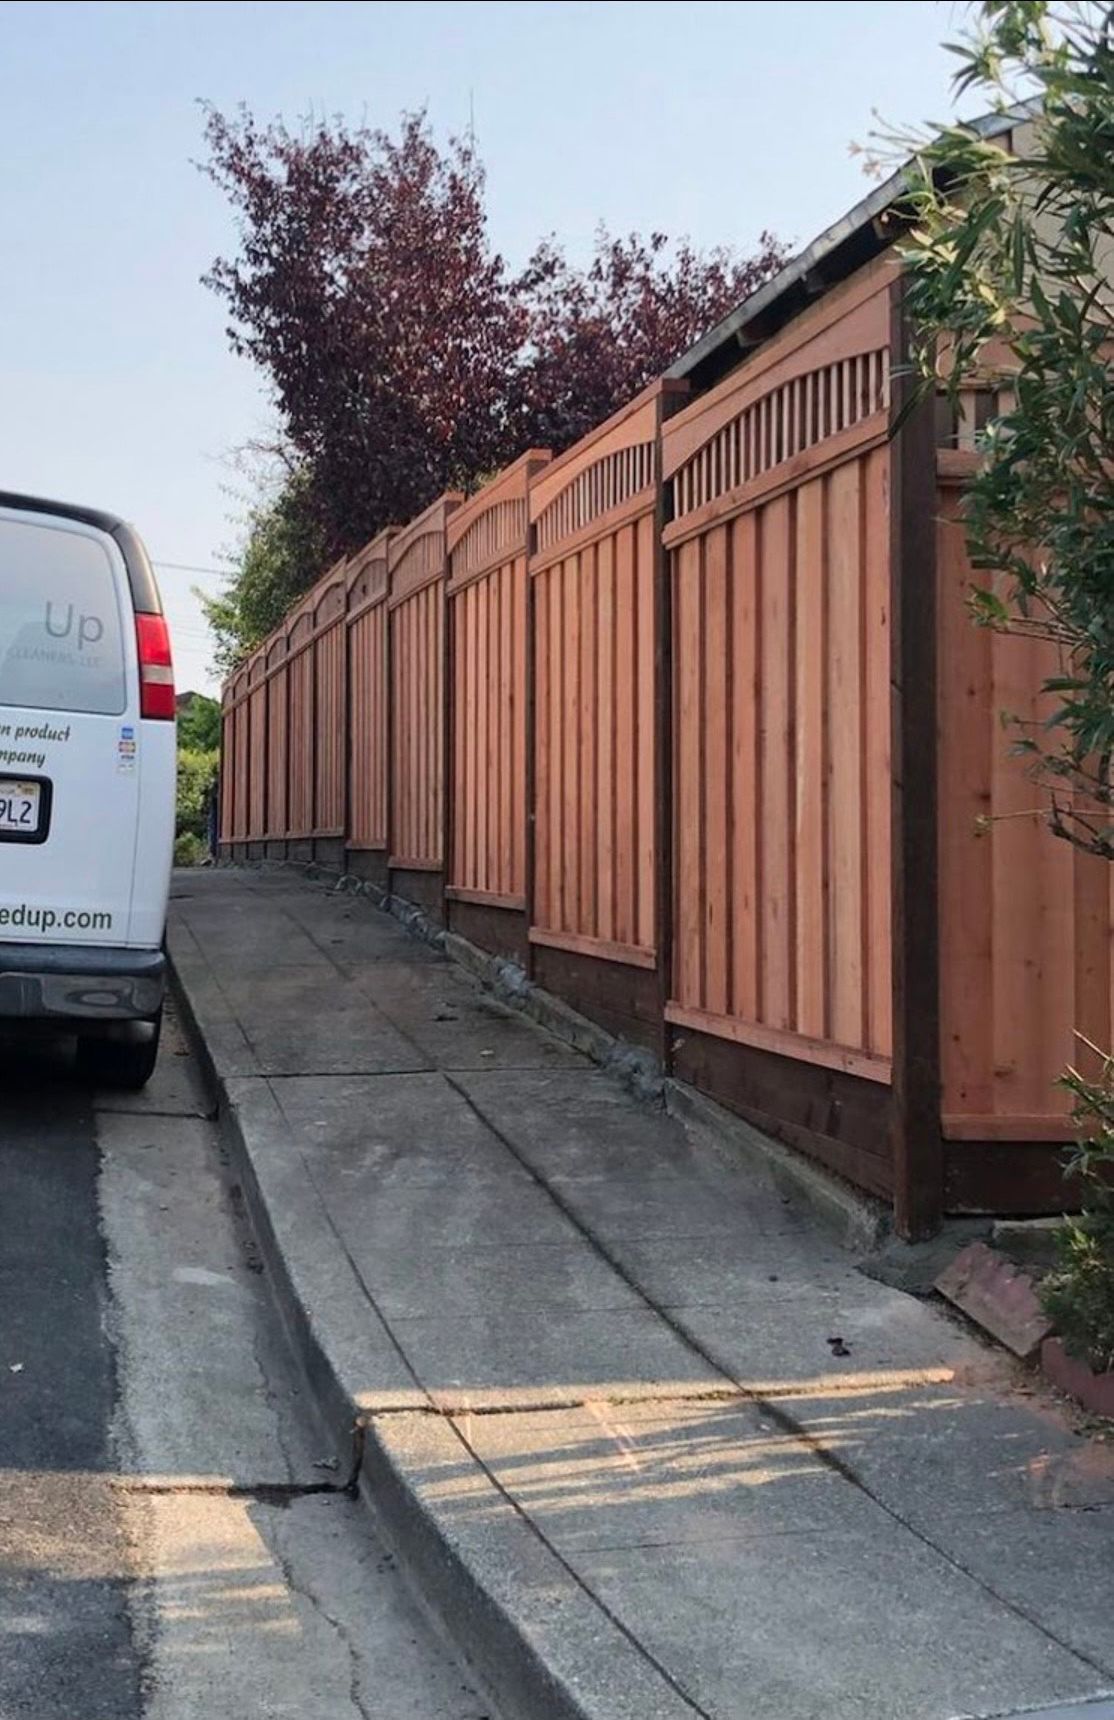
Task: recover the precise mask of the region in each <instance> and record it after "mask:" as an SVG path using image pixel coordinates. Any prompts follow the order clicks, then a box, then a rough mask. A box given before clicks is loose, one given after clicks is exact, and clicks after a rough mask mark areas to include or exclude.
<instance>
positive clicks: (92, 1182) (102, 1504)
mask: <svg viewBox="0 0 1114 1720" xmlns="http://www.w3.org/2000/svg"><path fill="white" fill-rule="evenodd" d="M0 1082H2V1083H3V1102H2V1109H0V1547H2V1551H3V1558H2V1560H0V1640H2V1643H3V1648H2V1652H0V1715H2V1716H3V1720H9V1717H11V1720H15V1716H17V1715H18V1716H23V1715H27V1716H33V1717H34V1720H48V1717H49V1720H54V1717H55V1716H57V1717H58V1720H62V1717H63V1716H67V1717H69V1716H73V1715H77V1714H82V1715H84V1716H85V1717H86V1720H127V1717H128V1716H130V1715H135V1714H139V1713H140V1679H141V1667H140V1657H139V1654H138V1653H137V1649H136V1644H135V1641H134V1638H133V1632H132V1628H131V1621H130V1617H129V1611H128V1605H127V1595H126V1589H127V1579H128V1575H129V1562H128V1551H127V1542H126V1536H125V1533H124V1529H123V1523H122V1512H121V1501H120V1500H119V1498H118V1496H115V1495H114V1494H113V1492H112V1489H111V1486H110V1485H109V1477H110V1476H111V1474H112V1471H113V1460H112V1453H111V1444H110V1429H111V1421H112V1415H113V1409H114V1405H115V1402H116V1367H115V1356H114V1353H113V1349H112V1346H111V1344H110V1343H109V1340H108V1337H107V1335H106V1330H105V1324H106V1322H105V1294H106V1284H105V1259H104V1245H103V1242H102V1238H101V1234H100V1231H99V1227H98V1219H97V1170H98V1155H97V1145H96V1132H95V1123H94V1113H93V1103H92V1095H91V1094H90V1093H88V1092H87V1091H83V1090H82V1089H81V1087H79V1086H78V1084H77V1083H76V1081H75V1080H74V1079H73V1078H72V1076H71V1074H70V1071H69V1069H68V1067H67V1066H66V1064H65V1063H64V1062H63V1060H62V1059H61V1058H59V1057H57V1056H55V1057H53V1058H51V1057H44V1056H41V1055H40V1056H29V1055H28V1052H27V1048H26V1047H17V1048H8V1047H5V1048H3V1050H2V1051H0Z"/></svg>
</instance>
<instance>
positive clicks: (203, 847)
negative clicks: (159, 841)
mask: <svg viewBox="0 0 1114 1720" xmlns="http://www.w3.org/2000/svg"><path fill="white" fill-rule="evenodd" d="M208 857H209V847H208V844H207V843H205V842H203V841H202V840H201V838H200V836H195V835H194V833H193V831H192V830H187V831H186V832H185V833H184V834H183V835H181V836H179V837H178V838H177V839H176V840H175V843H174V864H175V866H200V865H201V863H202V861H204V860H207V859H208Z"/></svg>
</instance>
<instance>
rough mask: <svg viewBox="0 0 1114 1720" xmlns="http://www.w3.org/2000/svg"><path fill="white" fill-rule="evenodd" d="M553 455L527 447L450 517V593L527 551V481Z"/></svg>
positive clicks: (540, 449) (528, 483) (541, 468)
mask: <svg viewBox="0 0 1114 1720" xmlns="http://www.w3.org/2000/svg"><path fill="white" fill-rule="evenodd" d="M551 459H552V455H551V454H549V453H548V452H547V450H545V449H543V448H531V449H530V451H529V453H527V454H523V455H522V456H521V458H520V459H518V460H516V461H515V462H514V464H513V465H512V466H508V467H507V468H506V470H505V471H503V472H500V474H499V476H498V477H497V478H494V479H493V480H492V482H491V483H490V484H485V486H484V488H483V489H482V490H480V491H479V493H478V494H477V495H475V496H473V497H472V499H471V501H469V502H466V503H465V504H464V506H463V507H462V508H459V509H458V510H457V512H456V513H455V514H454V515H453V516H452V519H451V520H450V521H449V526H448V540H447V541H448V549H449V590H450V591H457V590H459V589H460V587H461V586H462V585H466V584H468V582H469V581H470V580H473V579H478V578H480V576H481V575H483V574H485V573H490V572H491V571H492V569H493V568H496V567H499V566H501V565H502V564H503V563H504V562H506V561H510V560H511V559H512V558H513V557H514V556H516V555H522V554H523V553H524V552H525V550H526V547H527V539H528V536H529V527H530V520H529V507H528V502H527V496H528V492H529V488H530V482H531V479H532V478H533V477H534V476H535V475H536V474H537V473H538V472H541V471H544V470H545V468H546V467H547V466H548V465H549V462H550V460H551Z"/></svg>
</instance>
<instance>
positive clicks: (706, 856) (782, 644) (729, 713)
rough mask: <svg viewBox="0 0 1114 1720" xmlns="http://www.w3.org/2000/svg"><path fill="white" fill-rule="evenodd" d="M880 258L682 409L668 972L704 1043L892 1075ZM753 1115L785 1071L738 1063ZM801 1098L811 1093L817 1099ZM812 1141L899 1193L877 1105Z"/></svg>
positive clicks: (675, 429) (863, 1100)
mask: <svg viewBox="0 0 1114 1720" xmlns="http://www.w3.org/2000/svg"><path fill="white" fill-rule="evenodd" d="M889 287H890V271H889V270H888V269H887V268H886V266H885V265H884V264H876V265H875V266H874V267H873V268H870V269H867V270H865V271H863V272H862V273H861V274H860V275H859V276H858V277H856V278H855V279H854V280H852V281H851V282H850V283H849V284H848V285H847V286H846V287H844V288H843V289H841V290H839V291H836V292H833V293H831V294H829V295H828V296H827V297H826V298H825V299H824V300H822V301H821V303H820V304H819V305H818V306H817V307H816V308H815V309H814V310H813V311H811V312H809V313H806V314H805V315H804V316H802V317H801V318H799V319H798V320H797V321H796V322H795V323H794V324H793V325H792V328H791V332H790V333H789V334H788V335H786V336H785V337H783V338H782V339H781V340H780V341H775V342H772V343H771V344H770V346H769V347H768V348H767V349H766V350H765V351H764V352H763V353H760V354H759V355H758V356H757V357H756V358H755V359H754V360H753V361H752V363H750V364H748V365H745V366H743V367H741V369H740V370H739V371H737V372H735V373H733V374H732V375H731V376H729V377H728V378H727V379H726V380H725V381H724V382H723V383H721V384H720V385H719V387H717V388H715V389H713V390H712V391H711V392H710V393H708V394H706V395H704V396H702V397H701V398H700V399H698V400H697V401H696V402H694V403H693V405H691V406H690V407H688V409H687V410H685V411H683V412H681V413H680V414H679V415H678V416H677V417H675V418H673V419H671V420H670V422H669V423H668V424H667V425H666V426H665V431H664V459H665V475H666V477H667V478H668V479H669V480H671V482H672V486H673V498H674V502H673V519H672V521H671V523H670V524H669V525H668V526H667V527H666V530H665V542H666V545H667V547H668V550H669V555H670V561H671V568H672V587H673V701H674V706H673V736H674V760H675V762H674V780H675V782H676V792H675V795H674V818H675V833H674V871H673V877H674V888H673V969H672V987H671V992H670V1001H669V1003H668V1005H667V1008H666V1016H667V1018H668V1020H669V1021H670V1022H671V1023H673V1024H674V1026H675V1027H677V1028H681V1029H684V1030H686V1031H685V1033H684V1034H683V1035H677V1036H675V1038H676V1052H677V1056H678V1059H679V1064H678V1066H679V1067H680V1068H682V1069H686V1070H691V1071H692V1072H693V1073H697V1072H699V1067H700V1060H701V1059H704V1060H707V1059H708V1058H709V1057H714V1055H715V1053H714V1048H712V1047H709V1046H707V1045H703V1046H702V1045H701V1043H700V1039H699V1037H698V1036H703V1035H712V1036H714V1037H715V1038H716V1039H722V1040H725V1041H728V1042H731V1043H733V1044H735V1045H741V1046H746V1047H750V1048H755V1049H758V1050H760V1051H764V1052H773V1053H777V1054H779V1055H780V1056H782V1057H788V1058H791V1059H793V1063H794V1069H793V1072H792V1082H793V1085H794V1086H795V1094H794V1093H789V1092H787V1093H786V1094H785V1096H784V1098H783V1099H782V1100H781V1108H782V1109H785V1108H789V1109H791V1110H792V1109H794V1108H796V1109H798V1110H799V1111H800V1112H801V1115H802V1119H803V1116H804V1113H805V1112H806V1111H807V1109H808V1108H809V1102H810V1101H812V1100H814V1099H815V1096H816V1094H817V1092H819V1091H821V1090H823V1087H824V1083H823V1082H817V1081H816V1080H815V1078H811V1077H810V1076H809V1074H808V1071H807V1070H802V1069H800V1067H799V1065H801V1064H805V1065H809V1064H811V1065H817V1066H820V1067H822V1068H825V1069H833V1070H839V1071H842V1072H844V1073H846V1074H850V1075H853V1076H856V1077H858V1078H860V1079H861V1080H863V1081H869V1082H873V1083H878V1084H881V1085H883V1086H885V1085H887V1084H888V1082H889V1078H890V1052H891V1048H892V1047H891V1010H890V998H891V974H890V964H891V951H890V847H889V838H890V806H889V798H890V765H889V746H890V732H889V726H890V640H889V576H890V519H889V475H890V471H889V469H890V447H889V442H888V430H889V346H890V293H889ZM736 1066H737V1072H738V1078H739V1079H740V1080H744V1081H747V1082H749V1084H750V1086H751V1087H752V1088H755V1087H758V1088H762V1089H765V1088H767V1087H769V1088H770V1089H771V1091H770V1093H769V1094H768V1095H763V1094H759V1095H757V1096H756V1104H757V1108H758V1109H765V1108H766V1107H767V1106H768V1105H770V1104H772V1103H774V1100H775V1096H776V1089H775V1083H776V1082H777V1081H778V1079H779V1078H780V1077H781V1074H782V1071H780V1070H779V1069H778V1067H777V1066H776V1065H775V1064H773V1063H770V1062H768V1061H767V1062H765V1063H760V1062H759V1061H758V1060H756V1059H753V1058H752V1059H751V1060H750V1062H749V1063H747V1062H744V1061H743V1060H742V1059H737V1060H736ZM806 1095H807V1096H808V1098H807V1099H806ZM859 1097H860V1102H859V1104H858V1105H857V1106H856V1107H854V1108H853V1109H852V1113H851V1116H850V1117H849V1118H848V1119H847V1120H846V1122H845V1123H844V1124H843V1126H842V1127H841V1128H840V1130H839V1133H838V1136H836V1137H835V1138H833V1134H834V1132H833V1131H832V1130H831V1129H829V1130H828V1131H827V1137H828V1138H826V1139H825V1140H824V1141H823V1142H821V1143H814V1146H815V1147H816V1148H817V1150H819V1151H820V1153H821V1156H823V1157H825V1158H826V1159H827V1160H828V1161H829V1162H830V1163H833V1164H834V1165H835V1166H836V1168H838V1169H840V1170H841V1171H843V1172H844V1173H850V1174H852V1175H854V1176H855V1178H856V1180H857V1181H859V1182H861V1183H863V1184H865V1185H866V1186H868V1187H870V1188H872V1189H874V1190H875V1191H876V1192H880V1193H883V1192H889V1184H890V1157H889V1144H888V1138H887V1127H886V1115H885V1106H884V1104H872V1103H871V1101H870V1099H869V1097H868V1096H866V1095H861V1094H860V1096H859Z"/></svg>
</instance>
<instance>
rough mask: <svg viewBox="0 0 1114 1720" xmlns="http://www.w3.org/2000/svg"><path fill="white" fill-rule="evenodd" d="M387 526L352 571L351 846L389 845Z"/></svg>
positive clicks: (375, 848)
mask: <svg viewBox="0 0 1114 1720" xmlns="http://www.w3.org/2000/svg"><path fill="white" fill-rule="evenodd" d="M393 536H394V533H393V532H392V531H391V530H390V529H389V528H388V530H386V531H382V532H380V533H379V534H378V536H377V537H374V538H373V539H372V540H371V542H370V543H369V544H368V545H367V546H366V548H364V549H362V550H361V551H360V552H359V554H358V555H356V556H355V557H353V560H352V561H351V563H350V564H349V572H348V725H347V728H348V832H347V839H348V847H349V848H350V849H357V850H368V851H380V852H383V853H385V852H386V848H387V741H388V725H387V675H388V669H387V578H388V576H387V551H388V548H389V545H390V542H391V539H392V537H393Z"/></svg>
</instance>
